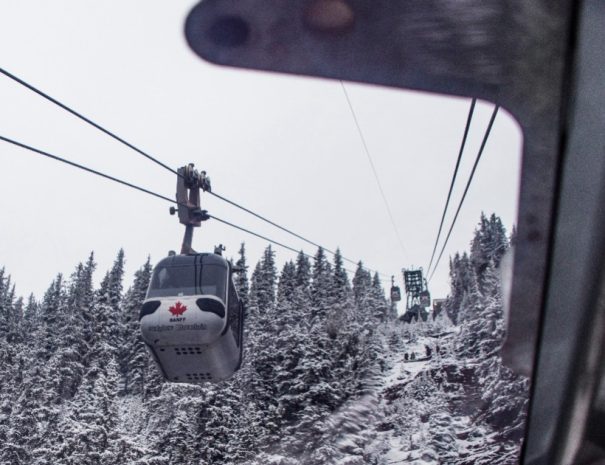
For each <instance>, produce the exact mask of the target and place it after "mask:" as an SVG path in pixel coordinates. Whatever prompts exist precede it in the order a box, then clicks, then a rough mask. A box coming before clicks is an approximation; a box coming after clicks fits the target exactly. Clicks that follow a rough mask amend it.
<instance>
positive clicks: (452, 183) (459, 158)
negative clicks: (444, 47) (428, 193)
mask: <svg viewBox="0 0 605 465" xmlns="http://www.w3.org/2000/svg"><path fill="white" fill-rule="evenodd" d="M476 102H477V99H476V98H473V99H472V101H471V108H470V110H469V112H468V117H467V119H466V126H465V128H464V135H463V136H462V143H461V144H460V150H459V151H458V160H456V167H455V168H454V174H453V175H452V182H451V183H450V190H449V192H448V193H447V200H446V201H445V207H443V214H442V215H441V222H440V223H439V231H437V237H436V238H435V245H434V246H433V253H432V254H431V260H430V262H429V266H427V267H426V271H427V273H428V272H429V270H430V269H431V265H432V264H433V259H434V258H435V252H436V251H437V245H438V244H439V238H440V237H441V230H442V228H443V222H444V220H445V214H446V213H447V208H448V206H449V204H450V198H451V197H452V191H453V190H454V183H455V182H456V176H457V174H458V168H459V167H460V160H462V153H463V152H464V146H465V145H466V138H467V136H468V130H469V128H470V126H471V120H472V119H473V112H474V111H475V103H476Z"/></svg>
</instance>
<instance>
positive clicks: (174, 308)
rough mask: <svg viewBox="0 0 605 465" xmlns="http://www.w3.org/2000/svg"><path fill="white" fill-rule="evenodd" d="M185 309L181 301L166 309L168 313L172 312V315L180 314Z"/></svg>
mask: <svg viewBox="0 0 605 465" xmlns="http://www.w3.org/2000/svg"><path fill="white" fill-rule="evenodd" d="M185 310H187V307H186V306H184V305H183V304H182V303H180V302H177V303H176V304H174V305H173V306H172V307H170V308H169V309H168V311H169V312H170V313H172V314H173V315H174V316H180V315H182V314H183V313H185Z"/></svg>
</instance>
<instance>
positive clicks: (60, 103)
mask: <svg viewBox="0 0 605 465" xmlns="http://www.w3.org/2000/svg"><path fill="white" fill-rule="evenodd" d="M0 73H1V74H3V75H5V76H6V77H8V78H10V79H12V80H13V81H15V82H17V83H19V84H21V85H22V86H24V87H26V88H27V89H29V90H31V91H32V92H35V93H36V94H38V95H40V96H41V97H43V98H45V99H46V100H48V101H50V102H52V103H54V104H55V105H57V106H58V107H60V108H62V109H63V110H65V111H67V112H69V113H71V114H72V115H74V116H76V117H77V118H79V119H81V120H82V121H84V122H86V123H88V124H90V125H91V126H93V127H94V128H96V129H98V130H99V131H101V132H103V133H105V134H107V135H108V136H110V137H112V138H113V139H115V140H117V141H118V142H120V143H122V144H124V145H125V146H126V147H128V148H130V149H132V150H134V151H135V152H137V153H139V154H140V155H143V156H144V157H146V158H147V159H149V160H151V161H153V162H154V163H156V164H158V165H159V166H161V167H163V168H165V169H166V170H168V171H170V172H171V173H173V174H176V175H177V176H182V175H181V174H180V173H178V172H177V171H176V170H174V169H172V168H170V167H169V166H168V165H166V164H165V163H163V162H161V161H160V160H158V159H157V158H155V157H153V156H152V155H150V154H149V153H147V152H145V151H143V150H141V149H140V148H138V147H136V146H135V145H133V144H131V143H130V142H128V141H126V140H124V139H123V138H121V137H120V136H118V135H116V134H115V133H113V132H112V131H109V130H108V129H106V128H104V127H103V126H101V125H100V124H98V123H95V122H94V121H92V120H91V119H90V118H87V117H86V116H84V115H82V114H81V113H79V112H77V111H76V110H74V109H73V108H71V107H69V106H67V105H65V104H64V103H62V102H60V101H58V100H57V99H55V98H53V97H51V96H50V95H48V94H47V93H46V92H43V91H42V90H40V89H38V88H37V87H35V86H33V85H32V84H30V83H28V82H26V81H24V80H23V79H21V78H19V77H17V76H15V75H14V74H12V73H10V72H8V71H6V70H5V69H3V68H0ZM210 194H211V195H213V196H215V197H217V198H219V199H221V200H223V201H224V202H227V203H229V204H231V205H233V206H235V207H237V208H239V209H241V210H243V211H245V212H247V213H249V214H251V215H253V216H255V217H257V218H259V219H261V220H262V221H265V222H266V223H268V224H270V225H272V226H274V227H276V228H279V229H281V230H282V231H285V232H287V233H288V234H291V235H292V236H294V237H297V238H298V239H301V240H302V241H304V242H306V243H308V244H311V245H313V246H315V247H321V248H322V249H323V250H324V251H326V252H328V253H329V254H332V255H336V252H334V251H332V250H330V249H328V248H326V247H323V246H321V245H319V244H317V243H316V242H313V241H311V240H309V239H307V238H305V237H303V236H301V235H300V234H297V233H295V232H293V231H291V230H290V229H288V228H285V227H283V226H280V225H279V224H277V223H275V222H274V221H271V220H269V219H268V218H266V217H264V216H262V215H259V214H258V213H255V212H253V211H252V210H250V209H248V208H246V207H244V206H242V205H240V204H238V203H237V202H234V201H232V200H229V199H227V198H226V197H223V196H222V195H219V194H217V193H216V192H210ZM341 257H342V256H341ZM342 259H343V260H344V261H347V262H349V263H352V264H355V265H356V264H357V262H355V261H354V260H351V259H349V258H346V257H342ZM366 269H367V270H368V271H371V272H374V273H376V271H374V270H372V269H369V268H366ZM379 274H381V273H379Z"/></svg>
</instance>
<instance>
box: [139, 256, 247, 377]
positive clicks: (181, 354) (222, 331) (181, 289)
mask: <svg viewBox="0 0 605 465" xmlns="http://www.w3.org/2000/svg"><path fill="white" fill-rule="evenodd" d="M232 274H233V270H232V265H231V263H230V262H229V261H227V260H225V259H224V258H223V257H221V256H220V255H217V254H210V253H202V254H190V255H173V256H170V257H167V258H165V259H163V260H162V261H160V262H159V263H158V264H157V265H156V267H155V269H154V270H153V274H152V277H151V282H150V284H149V289H148V291H147V296H146V299H145V302H144V303H143V307H142V308H141V313H140V318H139V319H140V322H141V333H142V336H143V340H144V342H145V344H146V345H147V347H148V349H149V351H150V352H151V354H152V356H153V358H154V359H155V361H156V362H157V363H158V365H159V367H160V369H161V371H162V373H163V375H164V377H165V378H166V379H167V380H169V381H172V382H177V383H203V382H207V381H210V382H216V381H221V380H224V379H227V378H229V377H230V376H231V375H233V373H235V371H237V369H238V368H239V367H240V365H241V362H242V353H243V348H242V336H243V317H244V315H243V306H242V304H241V302H240V300H239V297H238V295H237V292H236V290H235V287H234V285H233V279H232Z"/></svg>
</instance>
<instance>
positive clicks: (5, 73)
mask: <svg viewBox="0 0 605 465" xmlns="http://www.w3.org/2000/svg"><path fill="white" fill-rule="evenodd" d="M0 73H2V74H4V75H5V76H6V77H8V78H10V79H12V80H13V81H15V82H18V83H19V84H21V85H22V86H24V87H26V88H28V89H29V90H31V91H32V92H35V93H36V94H38V95H40V96H41V97H44V98H45V99H46V100H48V101H49V102H52V103H54V104H55V105H57V106H58V107H60V108H62V109H63V110H65V111H67V112H69V113H71V114H72V115H74V116H75V117H77V118H80V119H81V120H82V121H84V122H86V123H88V124H90V125H91V126H93V127H94V128H96V129H98V130H99V131H101V132H104V133H105V134H107V135H108V136H109V137H112V138H113V139H115V140H117V141H118V142H121V143H122V144H124V145H125V146H126V147H128V148H130V149H132V150H134V151H135V152H137V153H139V154H141V155H143V156H144V157H145V158H147V159H149V160H151V161H152V162H154V163H156V164H158V165H160V166H161V167H162V168H165V169H167V170H168V171H170V172H171V173H173V174H176V175H177V176H179V173H177V172H176V171H175V170H173V169H172V168H170V167H169V166H168V165H166V164H164V163H162V162H161V161H160V160H158V159H157V158H155V157H153V156H151V155H149V154H148V153H146V152H144V151H143V150H141V149H140V148H138V147H136V146H134V145H132V144H131V143H130V142H127V141H125V140H124V139H122V138H121V137H120V136H118V135H116V134H114V133H113V132H111V131H109V130H108V129H105V128H104V127H103V126H101V125H100V124H97V123H95V122H94V121H92V120H91V119H90V118H87V117H86V116H84V115H82V114H81V113H78V112H77V111H76V110H74V109H73V108H70V107H68V106H67V105H65V104H64V103H61V102H59V101H58V100H57V99H55V98H53V97H51V96H50V95H48V94H47V93H45V92H43V91H41V90H40V89H38V88H37V87H34V86H33V85H31V84H29V83H27V82H25V81H24V80H23V79H21V78H18V77H17V76H15V75H14V74H11V73H9V72H8V71H6V70H5V69H4V68H0Z"/></svg>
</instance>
